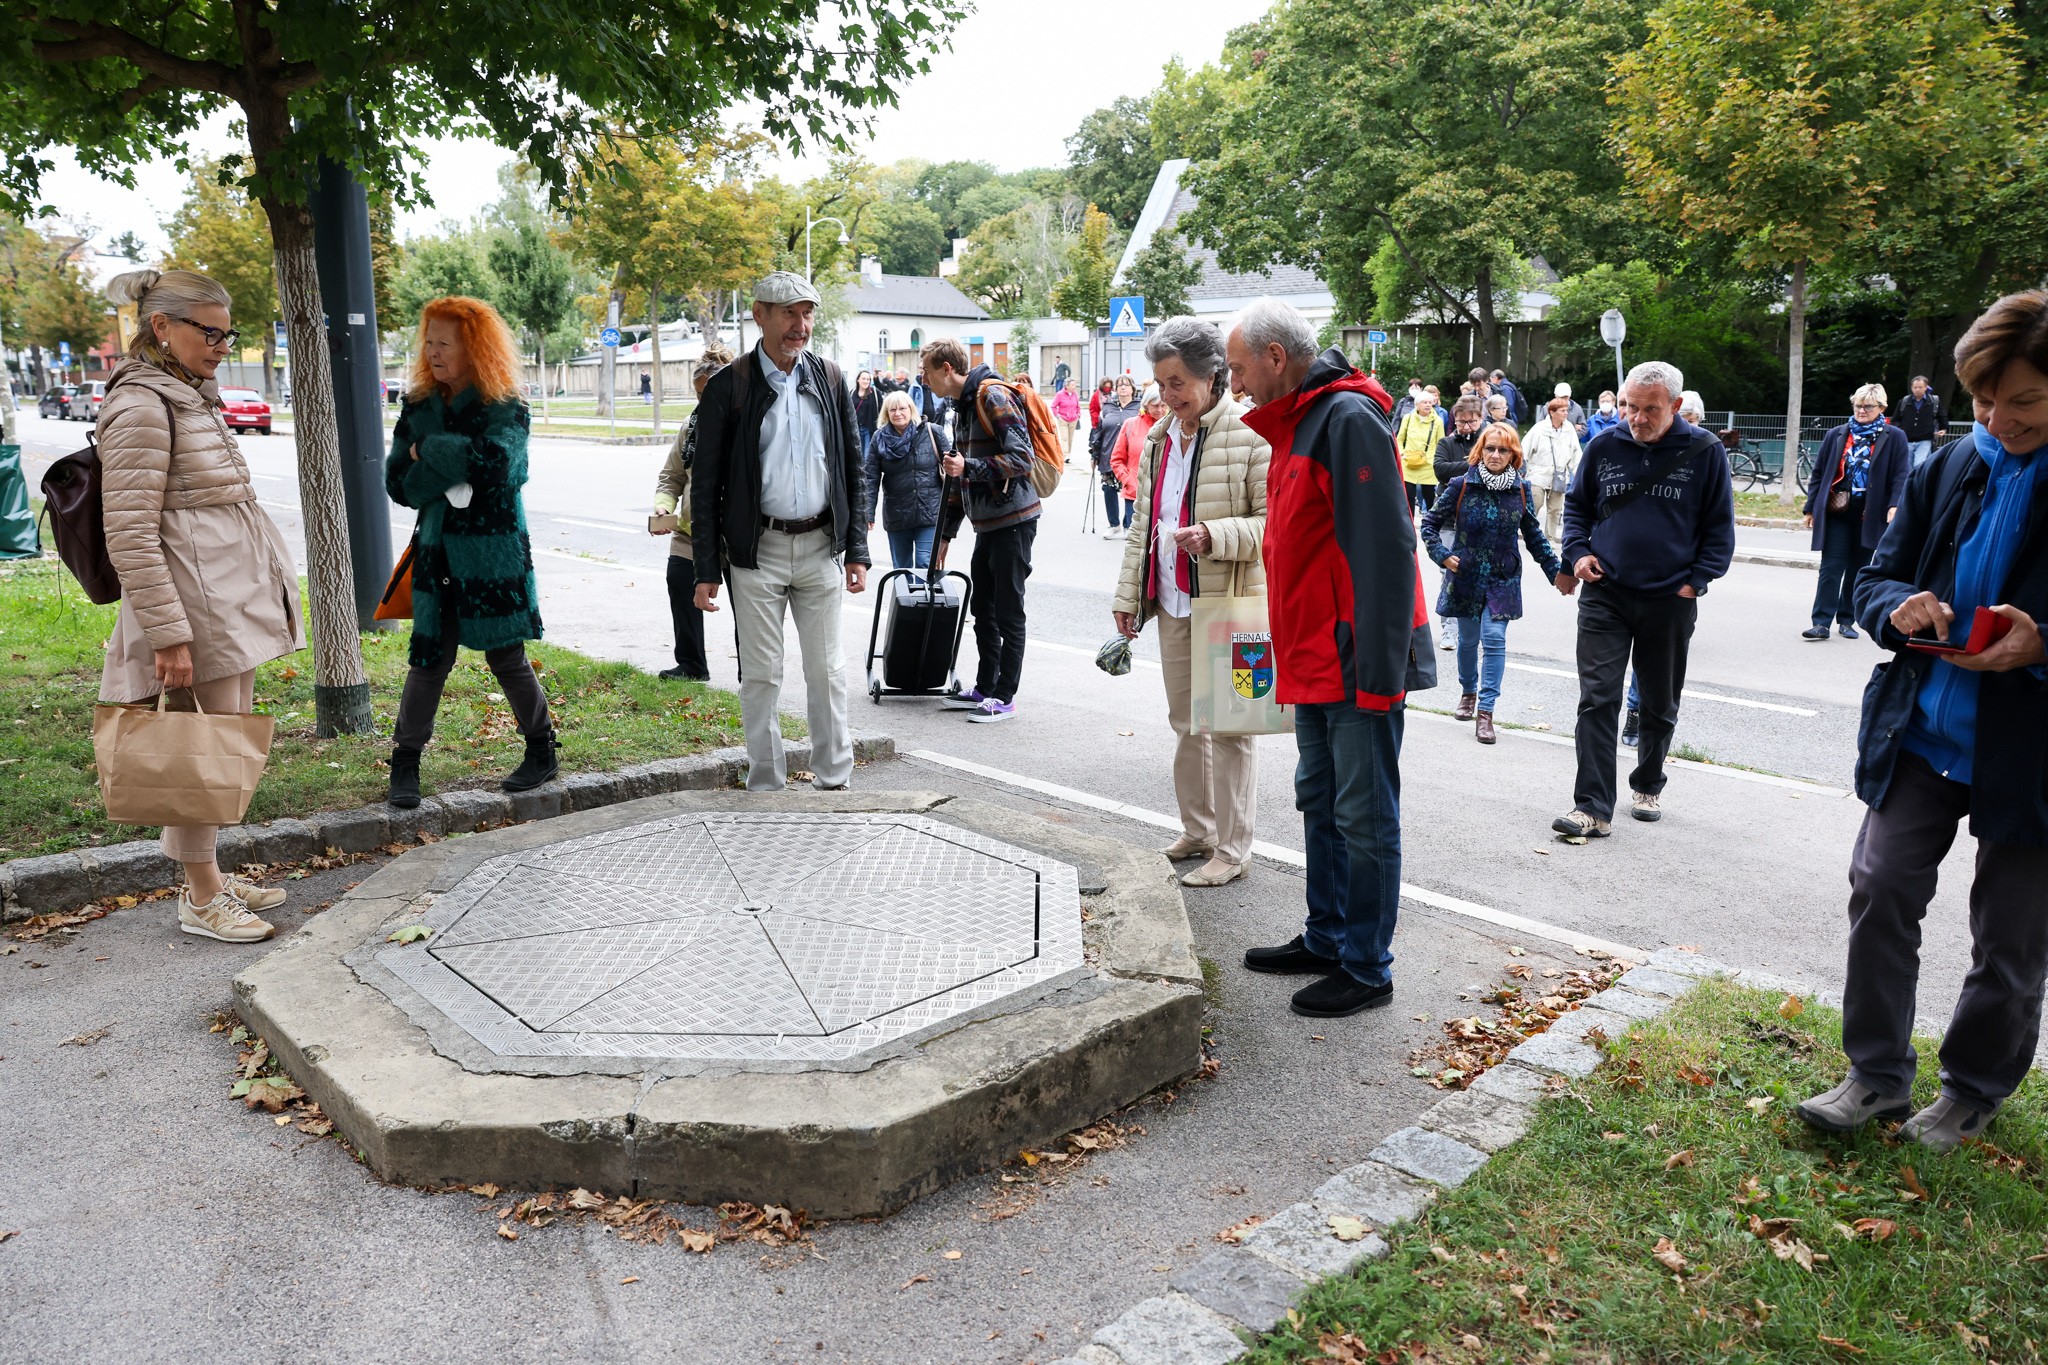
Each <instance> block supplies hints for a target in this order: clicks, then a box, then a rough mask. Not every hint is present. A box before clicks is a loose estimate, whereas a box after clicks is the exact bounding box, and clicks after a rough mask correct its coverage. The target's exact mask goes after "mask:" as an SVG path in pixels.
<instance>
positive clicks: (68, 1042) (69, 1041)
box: [57, 1024, 114, 1047]
mask: <svg viewBox="0 0 2048 1365" xmlns="http://www.w3.org/2000/svg"><path fill="white" fill-rule="evenodd" d="M113 1031H114V1026H113V1025H112V1024H108V1025H106V1026H105V1027H104V1028H96V1029H94V1030H93V1031H92V1032H90V1033H78V1034H73V1035H72V1036H71V1037H69V1038H66V1039H65V1040H64V1041H63V1042H61V1043H59V1044H57V1046H58V1047H91V1046H92V1045H93V1044H94V1043H97V1042H98V1041H99V1040H100V1039H102V1038H104V1037H106V1036H107V1035H108V1034H109V1033H112V1032H113Z"/></svg>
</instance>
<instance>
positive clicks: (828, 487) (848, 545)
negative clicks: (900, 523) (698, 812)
mask: <svg viewBox="0 0 2048 1365" xmlns="http://www.w3.org/2000/svg"><path fill="white" fill-rule="evenodd" d="M817 306H818V291H817V290H816V289H814V288H812V287H811V283H810V281H808V280H806V279H805V278H804V277H803V276H801V275H798V274H794V273H792V272H790V271H787V270H778V271H776V272H775V273H773V274H772V275H769V276H768V277H767V278H765V279H763V280H762V281H761V282H760V283H759V284H757V285H755V286H754V325H755V326H756V327H758V328H759V329H760V331H761V342H760V344H759V345H758V346H756V347H755V348H754V349H753V350H752V351H750V352H748V353H747V354H746V355H743V356H741V357H740V358H739V359H738V360H737V361H736V362H734V363H733V364H731V365H728V366H727V367H726V368H725V369H723V370H720V371H719V372H718V373H717V374H716V375H715V376H713V377H712V380H711V382H710V383H709V384H707V385H706V386H705V388H704V396H703V398H702V399H701V400H699V404H698V409H697V457H696V464H695V467H694V470H693V474H692V480H693V481H692V485H691V497H690V503H691V518H690V520H691V525H692V528H693V529H694V530H695V532H696V534H697V536H698V537H699V540H698V554H697V608H698V610H700V611H717V610H718V588H719V581H720V579H721V577H723V578H724V579H725V580H726V581H728V582H730V583H731V584H732V605H733V629H734V633H735V634H736V635H737V636H738V637H739V646H740V676H741V678H742V681H741V683H740V716H741V719H742V721H743V722H744V724H745V727H746V734H747V790H748V791H781V790H782V789H783V787H784V786H785V785H786V784H787V783H788V780H789V774H788V768H787V765H786V764H785V762H784V757H783V751H782V718H781V716H780V714H779V713H778V710H777V707H778V705H779V703H780V701H781V698H782V629H783V613H784V609H785V608H787V610H788V613H789V614H790V615H792V616H794V617H795V618H796V637H797V643H798V645H799V646H800V647H801V648H802V650H803V656H804V685H805V692H806V698H807V702H808V707H807V711H808V715H809V718H810V723H811V771H812V774H813V777H812V780H813V782H814V783H815V784H816V785H817V787H818V788H819V789H820V790H822V791H832V790H836V789H838V788H842V787H844V786H846V785H847V783H848V782H849V781H851V780H852V777H853V735H852V732H851V730H849V729H848V726H847V717H846V660H845V658H844V656H843V655H842V654H841V652H840V647H839V608H840V604H841V602H842V601H843V600H844V599H843V598H842V596H841V592H842V589H843V590H844V591H845V592H860V591H862V590H863V589H865V588H866V587H867V577H868V564H869V562H870V561H869V559H868V529H867V521H866V519H865V518H864V517H863V516H862V515H861V511H862V487H861V456H860V435H859V432H858V430H857V426H858V423H857V422H856V420H855V418H854V412H853V396H852V395H851V394H849V393H848V392H847V388H846V377H845V376H844V375H843V374H841V373H840V371H839V367H838V366H837V365H834V364H833V363H832V362H831V361H829V360H824V359H821V358H819V357H818V356H815V355H813V354H811V352H810V351H809V350H808V349H807V348H808V347H809V345H810V341H811V323H812V315H813V314H814V312H815V311H816V309H817ZM712 546H715V547H716V550H717V552H716V553H707V552H706V551H707V549H709V547H712Z"/></svg>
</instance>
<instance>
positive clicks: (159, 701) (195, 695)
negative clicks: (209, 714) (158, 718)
mask: <svg viewBox="0 0 2048 1365" xmlns="http://www.w3.org/2000/svg"><path fill="white" fill-rule="evenodd" d="M178 691H180V692H190V693H191V694H192V709H193V710H194V711H197V712H198V713H199V714H200V715H202V716H203V715H205V714H206V708H205V707H203V706H201V705H200V704H199V689H198V688H196V687H181V688H179V689H178ZM170 695H171V689H170V688H168V687H166V688H165V689H163V691H161V692H159V693H157V694H156V710H157V714H158V715H162V714H163V712H164V702H165V700H166V699H168V698H169V697H170Z"/></svg>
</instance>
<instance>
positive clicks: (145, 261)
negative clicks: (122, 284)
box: [107, 229, 156, 265]
mask: <svg viewBox="0 0 2048 1365" xmlns="http://www.w3.org/2000/svg"><path fill="white" fill-rule="evenodd" d="M107 254H108V255H109V256H119V257H120V258H121V259H122V260H124V261H134V262H135V263H136V264H137V265H149V264H150V263H152V262H153V261H155V260H156V253H155V252H154V251H151V250H150V249H149V248H148V247H147V246H144V245H143V242H142V239H141V238H140V237H138V236H136V235H135V232H134V230H133V229H128V230H125V231H123V232H121V233H119V234H118V235H116V236H114V237H111V238H109V239H108V240H107Z"/></svg>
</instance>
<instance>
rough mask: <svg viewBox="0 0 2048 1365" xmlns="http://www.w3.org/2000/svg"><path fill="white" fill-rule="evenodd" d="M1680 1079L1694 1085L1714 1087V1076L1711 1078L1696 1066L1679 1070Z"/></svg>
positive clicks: (1683, 1067)
mask: <svg viewBox="0 0 2048 1365" xmlns="http://www.w3.org/2000/svg"><path fill="white" fill-rule="evenodd" d="M1678 1079H1679V1080H1681V1081H1689V1082H1690V1083H1692V1084H1693V1085H1712V1084H1713V1083H1714V1078H1713V1077H1712V1076H1709V1075H1708V1074H1707V1073H1706V1072H1704V1071H1702V1070H1700V1069H1699V1068H1698V1067H1696V1066H1682V1067H1680V1068H1678Z"/></svg>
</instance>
